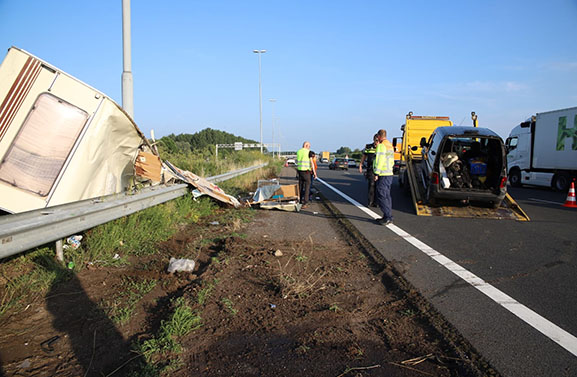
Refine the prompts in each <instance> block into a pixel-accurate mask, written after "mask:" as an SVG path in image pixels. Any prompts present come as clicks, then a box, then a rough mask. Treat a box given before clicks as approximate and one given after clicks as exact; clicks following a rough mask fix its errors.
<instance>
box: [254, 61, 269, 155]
mask: <svg viewBox="0 0 577 377" xmlns="http://www.w3.org/2000/svg"><path fill="white" fill-rule="evenodd" d="M252 52H254V53H255V54H258V108H259V115H260V153H261V154H262V84H261V64H260V56H261V55H262V54H264V53H265V52H266V50H252Z"/></svg>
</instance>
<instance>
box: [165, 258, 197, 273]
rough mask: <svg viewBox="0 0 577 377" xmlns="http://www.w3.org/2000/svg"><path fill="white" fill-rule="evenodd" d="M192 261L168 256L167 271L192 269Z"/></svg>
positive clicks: (188, 270)
mask: <svg viewBox="0 0 577 377" xmlns="http://www.w3.org/2000/svg"><path fill="white" fill-rule="evenodd" d="M194 265H195V263H194V261H193V260H192V259H176V258H170V261H169V262H168V270H167V271H168V273H170V274H172V273H173V272H176V271H187V272H190V271H192V270H194Z"/></svg>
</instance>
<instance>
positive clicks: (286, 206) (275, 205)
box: [260, 202, 302, 212]
mask: <svg viewBox="0 0 577 377" xmlns="http://www.w3.org/2000/svg"><path fill="white" fill-rule="evenodd" d="M301 207H302V204H300V203H297V202H288V203H283V202H263V203H260V208H262V209H280V210H281V211H288V212H299V211H300V210H301Z"/></svg>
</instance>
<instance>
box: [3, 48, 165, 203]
mask: <svg viewBox="0 0 577 377" xmlns="http://www.w3.org/2000/svg"><path fill="white" fill-rule="evenodd" d="M137 157H138V159H137ZM135 162H137V167H139V168H138V169H137V170H138V172H139V173H140V175H145V176H147V177H146V178H148V179H149V180H150V181H160V180H161V174H160V169H161V168H160V164H161V162H160V159H159V158H158V156H157V153H156V152H154V151H153V149H152V148H151V146H150V144H149V143H148V141H147V139H146V137H145V136H144V135H143V134H142V132H141V131H140V130H139V129H138V128H137V126H136V124H135V123H134V121H133V120H132V119H131V118H130V116H129V115H128V114H126V113H125V112H124V111H123V110H122V108H121V107H120V106H119V105H117V104H116V103H115V102H114V101H112V100H111V99H110V98H108V97H107V96H106V95H105V94H103V93H102V92H99V91H98V90H96V89H94V88H92V87H90V86H88V85H86V84H85V83H83V82H81V81H79V80H78V79H76V78H74V77H72V76H70V75H68V74H66V73H64V72H62V71H60V70H58V69H57V68H55V67H53V66H51V65H49V64H48V63H46V62H44V61H42V60H40V59H38V58H37V57H35V56H33V55H31V54H29V53H27V52H26V51H23V50H21V49H18V48H15V47H12V48H10V49H9V50H8V53H7V55H6V57H5V59H4V61H3V62H2V65H1V66H0V210H2V211H4V212H8V213H18V212H24V211H29V210H33V209H39V208H44V207H49V206H54V205H58V204H64V203H69V202H74V201H78V200H82V199H89V198H95V197H100V196H104V195H110V194H115V193H119V192H122V191H124V190H125V189H126V188H127V187H129V186H130V184H131V182H133V179H134V177H135ZM151 172H152V173H151ZM149 173H150V174H149Z"/></svg>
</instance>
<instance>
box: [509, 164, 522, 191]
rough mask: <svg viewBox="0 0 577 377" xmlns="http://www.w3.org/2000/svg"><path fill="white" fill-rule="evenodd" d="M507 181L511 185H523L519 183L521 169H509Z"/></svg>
mask: <svg viewBox="0 0 577 377" xmlns="http://www.w3.org/2000/svg"><path fill="white" fill-rule="evenodd" d="M509 183H510V184H511V186H513V187H521V186H523V185H522V184H521V170H519V169H517V168H513V169H511V171H509Z"/></svg>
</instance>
